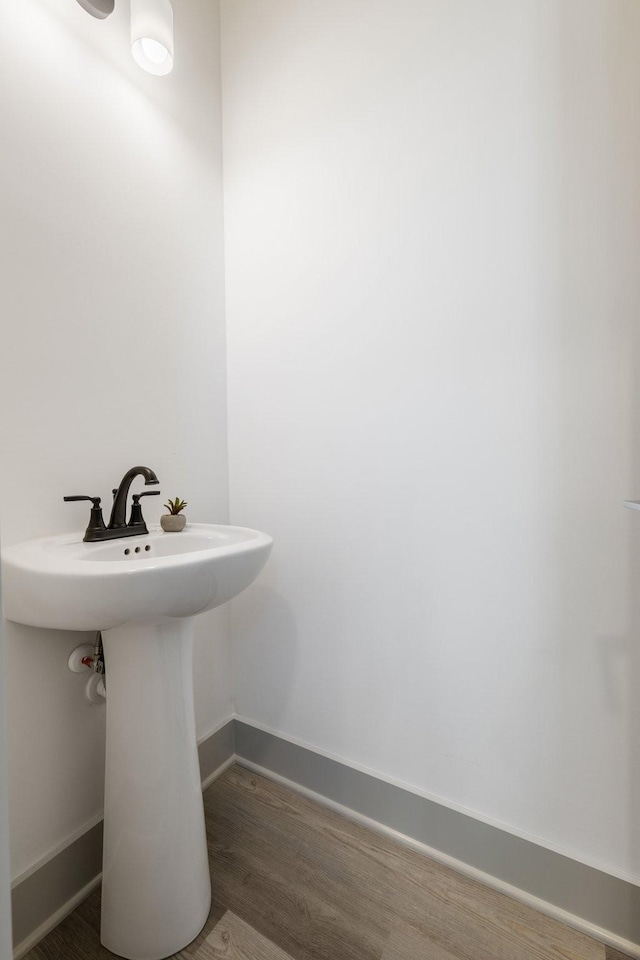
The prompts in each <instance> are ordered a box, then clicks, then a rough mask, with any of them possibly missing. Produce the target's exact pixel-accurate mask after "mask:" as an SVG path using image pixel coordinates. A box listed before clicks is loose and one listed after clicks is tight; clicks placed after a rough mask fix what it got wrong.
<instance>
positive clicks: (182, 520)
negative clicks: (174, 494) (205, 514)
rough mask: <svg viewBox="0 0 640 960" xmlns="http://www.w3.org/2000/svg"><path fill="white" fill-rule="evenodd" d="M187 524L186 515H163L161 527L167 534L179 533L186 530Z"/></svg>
mask: <svg viewBox="0 0 640 960" xmlns="http://www.w3.org/2000/svg"><path fill="white" fill-rule="evenodd" d="M186 522H187V518H186V517H185V515H184V513H175V514H172V513H163V514H162V516H161V517H160V526H161V527H162V529H163V530H164V532H165V533H179V532H180V530H184V528H185V524H186Z"/></svg>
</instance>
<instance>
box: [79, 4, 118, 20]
mask: <svg viewBox="0 0 640 960" xmlns="http://www.w3.org/2000/svg"><path fill="white" fill-rule="evenodd" d="M78 3H79V4H80V6H81V7H82V9H83V10H86V11H87V13H90V14H91V16H92V17H97V18H98V20H106V18H107V17H108V16H110V15H111V14H112V13H113V8H114V7H115V0H78Z"/></svg>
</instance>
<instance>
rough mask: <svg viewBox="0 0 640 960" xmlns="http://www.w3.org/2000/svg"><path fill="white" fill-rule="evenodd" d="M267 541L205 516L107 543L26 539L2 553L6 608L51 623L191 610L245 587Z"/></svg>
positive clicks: (12, 614) (103, 623)
mask: <svg viewBox="0 0 640 960" xmlns="http://www.w3.org/2000/svg"><path fill="white" fill-rule="evenodd" d="M271 545H272V540H271V537H269V536H267V535H266V534H264V533H259V532H258V531H257V530H248V529H246V528H245V527H227V526H221V525H220V526H216V525H212V524H205V523H194V524H189V526H188V527H187V528H186V529H185V530H184V531H182V532H181V533H164V531H162V530H160V529H158V530H153V531H152V532H151V533H150V534H149V535H148V536H140V537H123V538H122V539H121V540H110V541H108V542H105V543H83V540H82V534H81V533H77V534H66V535H64V536H60V537H45V538H43V539H41V540H30V541H28V542H26V543H21V544H18V545H17V546H14V547H9V549H7V550H6V551H5V552H4V555H3V567H2V583H3V601H4V614H5V616H6V617H7V619H9V620H15V621H16V622H18V623H26V624H28V625H29V626H32V627H46V628H49V629H57V630H106V629H109V628H112V627H119V626H122V625H123V624H125V623H129V622H131V621H134V620H156V619H160V618H163V617H188V616H192V615H193V614H196V613H202V612H203V611H204V610H210V609H211V608H212V607H217V606H218V605H219V604H221V603H224V602H225V601H226V600H230V599H231V597H235V596H236V594H238V593H240V592H241V591H242V590H244V589H245V587H248V586H249V584H250V583H252V581H253V580H255V578H256V576H257V575H258V573H259V572H260V570H261V569H262V567H263V565H264V563H265V561H266V559H267V557H268V556H269V552H270V550H271Z"/></svg>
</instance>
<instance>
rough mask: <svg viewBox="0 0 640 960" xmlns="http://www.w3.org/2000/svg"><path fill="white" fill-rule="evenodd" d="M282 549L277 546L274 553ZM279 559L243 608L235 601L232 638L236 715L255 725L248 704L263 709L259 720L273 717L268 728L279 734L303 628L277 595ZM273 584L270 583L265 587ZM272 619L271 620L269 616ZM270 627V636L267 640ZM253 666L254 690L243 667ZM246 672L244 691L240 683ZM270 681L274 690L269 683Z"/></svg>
mask: <svg viewBox="0 0 640 960" xmlns="http://www.w3.org/2000/svg"><path fill="white" fill-rule="evenodd" d="M276 549H277V540H276V545H275V549H274V553H275V550H276ZM275 566H276V559H275V558H274V556H273V554H272V556H271V558H270V560H269V563H268V564H267V567H266V569H265V572H264V573H263V574H262V575H261V577H260V580H259V581H258V582H257V583H254V584H253V586H252V587H251V589H250V590H247V591H246V593H244V594H243V596H242V599H241V601H240V602H237V601H231V623H232V629H231V636H232V637H233V649H232V660H233V677H234V683H233V686H234V690H236V704H235V709H236V713H238V714H239V715H240V716H242V717H244V718H245V719H247V720H252V717H251V716H250V715H247V714H246V713H245V709H246V702H250V703H252V704H259V705H260V709H259V711H258V716H268V717H269V723H268V725H269V726H270V727H271V728H273V729H274V730H280V729H281V725H284V723H283V722H284V721H286V717H287V707H288V704H289V702H290V698H291V691H292V689H293V688H294V686H295V684H294V683H293V678H294V676H295V672H296V664H297V661H298V627H297V624H296V621H295V618H294V616H293V613H292V611H291V607H290V606H289V604H288V603H287V602H286V600H285V599H284V597H283V595H282V593H279V592H278V590H277V585H276V583H275V580H276V571H275V569H274V568H275ZM265 581H268V582H265ZM267 614H268V616H267ZM265 623H266V624H268V626H269V632H268V633H266V634H265ZM248 659H250V660H251V664H252V670H251V673H250V677H251V684H252V687H251V688H248V687H247V683H246V680H247V676H249V674H247V673H245V672H244V671H243V664H245V663H246V662H247V660H248ZM241 672H242V675H243V681H244V682H243V686H242V691H243V692H244V693H245V694H246V702H245V699H244V698H243V696H242V693H240V694H238V692H237V691H239V689H240V687H239V684H238V682H237V678H238V676H239V675H240V673H241ZM265 678H269V684H267V683H265Z"/></svg>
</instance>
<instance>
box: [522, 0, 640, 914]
mask: <svg viewBox="0 0 640 960" xmlns="http://www.w3.org/2000/svg"><path fill="white" fill-rule="evenodd" d="M634 6H635V5H634V4H629V3H626V2H624V0H621V2H615V3H611V4H601V5H600V7H599V10H600V14H599V17H600V21H599V22H598V17H597V16H596V17H593V18H591V19H589V20H587V19H586V18H581V17H580V3H579V2H577V0H571V2H569V3H566V4H558V5H557V10H558V14H557V17H558V24H557V36H558V38H559V40H558V47H557V49H556V51H555V55H556V63H555V69H556V71H557V81H558V82H557V89H558V91H561V92H562V96H561V97H560V98H559V103H558V107H557V109H558V113H557V116H556V124H557V130H556V137H557V138H558V139H560V140H561V144H562V149H561V155H562V157H563V164H562V167H561V169H560V170H559V171H557V179H556V181H555V183H554V184H553V188H552V190H553V195H552V196H550V197H549V198H548V199H549V200H550V201H551V203H552V205H553V209H554V210H555V214H549V213H548V212H547V215H550V216H554V215H555V216H556V217H557V220H558V224H557V229H556V231H555V234H556V236H557V237H558V238H559V239H558V242H557V249H555V250H553V249H551V250H549V251H548V257H549V263H550V265H551V266H550V268H549V269H550V270H553V269H555V271H556V272H555V276H554V278H553V281H554V287H555V290H556V303H555V305H554V309H553V311H552V313H553V315H554V316H555V317H556V318H563V317H571V316H572V317H575V318H580V321H581V322H580V323H574V327H573V329H572V328H571V325H570V324H567V323H560V322H558V323H557V325H556V328H555V330H548V331H545V338H546V341H547V343H553V344H554V358H555V359H554V361H553V364H555V370H552V373H551V378H550V384H551V388H550V389H551V396H550V398H549V402H548V404H547V409H548V410H549V411H550V417H549V420H548V423H547V431H548V434H547V437H546V438H545V439H546V442H547V443H548V444H550V452H549V456H550V457H551V458H552V459H551V462H552V463H555V465H556V474H557V476H559V477H561V478H562V488H561V496H560V497H559V499H558V500H557V503H555V504H554V505H553V510H554V511H555V529H554V538H555V539H554V540H553V542H551V543H550V544H549V558H550V560H549V568H550V576H552V578H553V579H554V581H555V583H554V590H555V596H556V599H555V611H556V618H557V622H556V624H555V625H554V629H553V632H554V633H555V635H556V636H557V637H559V638H562V640H561V643H562V646H561V648H560V649H559V651H558V660H557V661H556V663H555V667H556V668H557V674H556V676H555V677H554V678H553V680H552V683H553V689H555V697H554V699H555V704H554V705H553V707H552V709H553V711H554V713H555V719H554V721H553V722H554V726H555V728H556V734H557V736H556V742H555V743H554V742H553V740H550V765H549V777H550V780H549V787H548V795H549V796H550V797H553V796H554V795H555V797H556V798H558V797H559V796H561V794H562V791H563V790H565V788H566V792H567V794H571V793H573V795H574V797H575V794H576V791H578V792H579V789H580V788H579V780H578V779H577V778H579V777H580V773H581V770H582V771H583V770H584V769H585V764H586V763H588V758H590V757H592V758H594V760H595V758H597V757H599V758H600V760H599V767H600V774H601V777H600V780H599V782H598V784H597V792H598V805H599V809H600V810H601V821H600V824H596V825H595V830H596V831H599V830H600V828H601V837H602V842H603V843H606V842H607V837H609V838H610V844H609V845H610V846H611V843H613V844H614V845H615V847H616V849H617V851H618V856H617V864H616V867H617V869H615V870H614V871H613V872H614V873H616V874H617V875H622V876H623V877H624V876H625V870H626V871H628V872H627V873H626V878H627V879H630V880H631V881H632V882H635V883H637V876H638V870H639V865H640V697H639V696H638V691H639V690H640V514H636V513H633V512H631V511H626V510H624V509H623V507H622V501H623V500H624V499H633V498H640V332H639V330H638V324H637V302H638V296H639V292H640V288H639V284H638V279H637V265H636V264H635V263H634V262H633V257H632V256H631V255H630V252H631V251H634V250H637V249H638V245H639V244H640V229H639V226H638V225H639V224H640V180H639V178H638V175H637V171H638V169H639V167H640V123H639V121H638V115H637V91H638V89H640V69H639V68H638V58H637V49H636V47H637V40H638V37H637V10H636V11H634V9H633V8H634ZM576 29H579V30H582V32H583V34H584V36H583V37H582V38H581V42H580V43H578V44H576ZM568 51H569V52H570V53H569V52H568ZM599 61H600V62H599ZM594 67H595V69H594ZM603 76H605V77H607V78H608V79H609V81H610V82H608V83H605V82H603V79H602V78H603ZM630 91H635V92H633V93H630ZM594 144H597V148H596V149H595V150H594V149H593V145H594ZM611 171H616V172H617V176H615V178H614V177H612V176H611ZM603 375H604V376H605V377H606V378H607V379H606V380H605V382H604V383H603V382H602V377H603ZM598 381H600V382H598ZM586 423H588V424H589V430H590V433H591V442H590V444H589V443H588V442H587V441H586V440H585V438H584V437H582V436H581V435H580V424H586ZM629 425H631V435H630V436H629V432H628V429H629ZM594 438H597V442H596V443H595V444H594V442H593V441H594ZM612 471H615V473H613V474H612ZM585 477H588V478H589V483H586V482H585V479H584V478H585ZM598 478H602V483H601V489H602V490H604V491H606V492H607V496H597V497H596V496H594V493H595V492H596V491H597V482H598ZM540 480H541V483H542V484H544V481H545V478H544V476H542V477H541V478H540ZM605 481H606V482H605ZM589 485H590V489H591V499H589V493H588V489H587V488H588V487H589ZM612 490H616V491H617V499H612V497H611V491H612ZM556 493H557V490H556ZM625 535H626V536H627V538H628V539H627V542H628V554H627V555H626V556H625V555H624V552H623V551H622V550H620V545H621V544H624V542H625ZM594 545H595V550H594ZM594 555H595V556H597V557H598V558H599V560H598V559H596V560H595V561H594V559H593V558H594ZM625 612H626V622H625ZM594 709H596V711H597V713H599V714H600V716H601V718H602V722H601V724H600V725H599V726H598V727H597V728H596V729H595V730H594V724H593V721H592V720H591V723H590V717H592V715H593V710H594ZM589 730H591V732H590V733H588V731H589ZM625 753H626V756H625ZM621 773H622V776H621ZM559 802H561V801H559ZM612 809H617V810H618V811H619V815H618V817H617V818H615V819H614V820H613V822H612V814H611V812H610V811H611V810H612ZM573 813H574V814H577V816H578V818H579V812H578V811H576V810H575V809H574V811H573ZM571 814H572V811H571V810H570V809H565V810H564V817H565V824H566V830H567V833H568V834H569V833H570V831H571ZM599 846H601V842H600V840H599V838H596V842H595V848H596V849H597V848H598V847H599ZM602 867H603V869H605V870H611V866H610V864H606V863H604V864H602ZM629 919H630V920H631V919H632V918H631V917H630V918H629Z"/></svg>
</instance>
